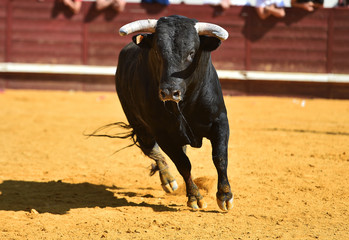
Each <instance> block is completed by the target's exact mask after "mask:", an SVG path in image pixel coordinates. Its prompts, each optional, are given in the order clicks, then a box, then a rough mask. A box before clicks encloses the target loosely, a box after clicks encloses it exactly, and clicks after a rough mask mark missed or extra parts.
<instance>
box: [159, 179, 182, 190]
mask: <svg viewBox="0 0 349 240" xmlns="http://www.w3.org/2000/svg"><path fill="white" fill-rule="evenodd" d="M161 186H162V188H163V189H164V191H165V192H167V193H171V192H173V191H176V190H177V189H178V184H177V181H176V180H173V181H172V182H170V183H167V184H161Z"/></svg>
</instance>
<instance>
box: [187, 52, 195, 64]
mask: <svg viewBox="0 0 349 240" xmlns="http://www.w3.org/2000/svg"><path fill="white" fill-rule="evenodd" d="M194 57H195V51H194V50H192V51H190V53H189V55H188V57H187V61H188V62H192V61H193V60H194Z"/></svg>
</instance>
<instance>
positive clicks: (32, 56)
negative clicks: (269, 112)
mask: <svg viewBox="0 0 349 240" xmlns="http://www.w3.org/2000/svg"><path fill="white" fill-rule="evenodd" d="M94 4H95V3H93V2H84V3H83V7H82V11H81V12H80V13H79V14H78V15H74V16H73V15H72V14H71V13H70V12H69V10H67V9H66V8H65V7H64V6H62V5H61V4H59V3H58V2H57V1H54V0H45V1H44V2H38V1H35V0H0V61H2V62H22V63H54V64H86V65H112V66H115V65H116V63H117V56H118V52H119V51H120V49H121V48H122V47H123V46H124V45H125V44H126V43H127V42H129V41H130V37H120V36H119V35H118V34H117V30H118V29H119V28H120V27H121V26H122V25H123V24H126V23H128V22H130V21H133V20H137V19H147V18H159V17H161V16H167V15H172V14H179V15H184V16H187V17H191V18H196V19H198V20H199V21H206V22H212V23H216V24H219V25H221V26H222V27H224V28H226V29H227V30H228V32H229V34H230V37H229V38H228V40H227V41H225V42H224V43H223V44H222V46H221V47H220V48H219V49H218V50H217V51H215V52H214V53H213V61H214V64H215V65H216V67H217V68H218V69H227V70H258V71H285V72H315V73H349V61H348V60H347V59H348V57H347V56H348V55H349V45H348V42H349V14H348V13H349V11H348V9H339V8H334V9H318V10H316V11H315V12H314V13H307V12H305V11H303V10H300V9H292V8H290V9H286V18H284V19H281V20H280V19H276V18H270V19H267V20H265V21H262V20H260V19H259V18H258V17H257V15H256V13H255V11H254V9H253V8H251V7H231V8H230V9H228V10H227V11H224V12H223V13H221V14H217V9H215V8H214V7H211V6H208V5H185V4H179V5H175V4H173V5H170V6H168V7H163V6H160V5H155V4H136V3H128V4H127V6H126V9H125V11H124V12H122V13H121V14H116V13H115V12H114V11H113V10H112V9H107V10H104V11H101V12H99V11H97V10H96V9H95V6H94Z"/></svg>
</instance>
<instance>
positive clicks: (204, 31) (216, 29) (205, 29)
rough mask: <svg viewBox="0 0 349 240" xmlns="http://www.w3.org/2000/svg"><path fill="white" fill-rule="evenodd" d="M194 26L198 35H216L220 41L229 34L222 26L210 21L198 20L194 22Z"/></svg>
mask: <svg viewBox="0 0 349 240" xmlns="http://www.w3.org/2000/svg"><path fill="white" fill-rule="evenodd" d="M195 28H196V31H197V32H198V34H199V35H208V36H212V37H216V38H219V39H220V40H222V41H224V40H226V39H227V38H228V36H229V34H228V32H227V31H226V30H225V29H224V28H222V27H220V26H218V25H216V24H212V23H204V22H198V23H196V24H195Z"/></svg>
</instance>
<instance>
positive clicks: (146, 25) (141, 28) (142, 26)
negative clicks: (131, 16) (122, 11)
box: [119, 19, 158, 36]
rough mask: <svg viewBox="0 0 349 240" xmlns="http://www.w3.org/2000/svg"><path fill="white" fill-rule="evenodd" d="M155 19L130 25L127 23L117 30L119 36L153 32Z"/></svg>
mask: <svg viewBox="0 0 349 240" xmlns="http://www.w3.org/2000/svg"><path fill="white" fill-rule="evenodd" d="M157 22H158V20H156V19H147V20H138V21H134V22H131V23H128V24H126V25H124V26H122V27H121V28H120V30H119V34H120V35H121V36H125V35H128V34H131V33H134V32H150V33H154V32H155V27H156V23H157Z"/></svg>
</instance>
